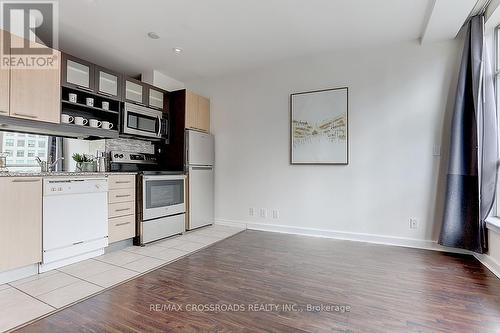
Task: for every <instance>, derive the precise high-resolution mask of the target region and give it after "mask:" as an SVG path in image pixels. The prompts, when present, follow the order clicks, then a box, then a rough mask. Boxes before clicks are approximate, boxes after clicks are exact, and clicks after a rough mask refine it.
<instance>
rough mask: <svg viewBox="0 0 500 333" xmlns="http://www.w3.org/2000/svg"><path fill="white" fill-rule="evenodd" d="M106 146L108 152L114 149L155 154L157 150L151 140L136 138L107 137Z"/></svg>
mask: <svg viewBox="0 0 500 333" xmlns="http://www.w3.org/2000/svg"><path fill="white" fill-rule="evenodd" d="M105 146H106V151H107V152H110V151H113V150H119V151H128V152H135V153H144V154H154V152H155V147H154V145H153V144H152V143H151V142H149V141H142V140H134V139H122V138H120V139H106V140H105Z"/></svg>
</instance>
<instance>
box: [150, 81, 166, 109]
mask: <svg viewBox="0 0 500 333" xmlns="http://www.w3.org/2000/svg"><path fill="white" fill-rule="evenodd" d="M148 106H149V107H152V108H155V109H159V110H164V109H165V91H164V90H161V89H158V88H154V87H152V86H151V87H149V88H148Z"/></svg>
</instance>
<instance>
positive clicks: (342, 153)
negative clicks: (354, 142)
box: [290, 87, 349, 165]
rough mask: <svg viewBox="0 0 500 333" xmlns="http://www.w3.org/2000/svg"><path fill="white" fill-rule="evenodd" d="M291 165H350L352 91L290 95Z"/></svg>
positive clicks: (340, 90) (343, 88)
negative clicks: (350, 105)
mask: <svg viewBox="0 0 500 333" xmlns="http://www.w3.org/2000/svg"><path fill="white" fill-rule="evenodd" d="M290 164H291V165H348V164H349V88H348V87H339V88H330V89H322V90H312V91H305V92H298V93H292V94H290Z"/></svg>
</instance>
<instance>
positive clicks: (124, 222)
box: [108, 215, 136, 244]
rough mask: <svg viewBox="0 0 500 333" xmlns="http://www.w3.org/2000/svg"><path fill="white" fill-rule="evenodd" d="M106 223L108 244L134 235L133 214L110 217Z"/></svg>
mask: <svg viewBox="0 0 500 333" xmlns="http://www.w3.org/2000/svg"><path fill="white" fill-rule="evenodd" d="M108 223H109V224H108V235H109V236H108V243H109V244H111V243H114V242H119V241H121V240H124V239H129V238H132V237H135V234H136V232H135V215H129V216H123V217H117V218H114V219H110V220H109V222H108Z"/></svg>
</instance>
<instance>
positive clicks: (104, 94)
mask: <svg viewBox="0 0 500 333" xmlns="http://www.w3.org/2000/svg"><path fill="white" fill-rule="evenodd" d="M97 93H98V94H99V95H103V96H108V97H112V96H115V95H112V94H108V93H105V92H102V91H98V92H97Z"/></svg>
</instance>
